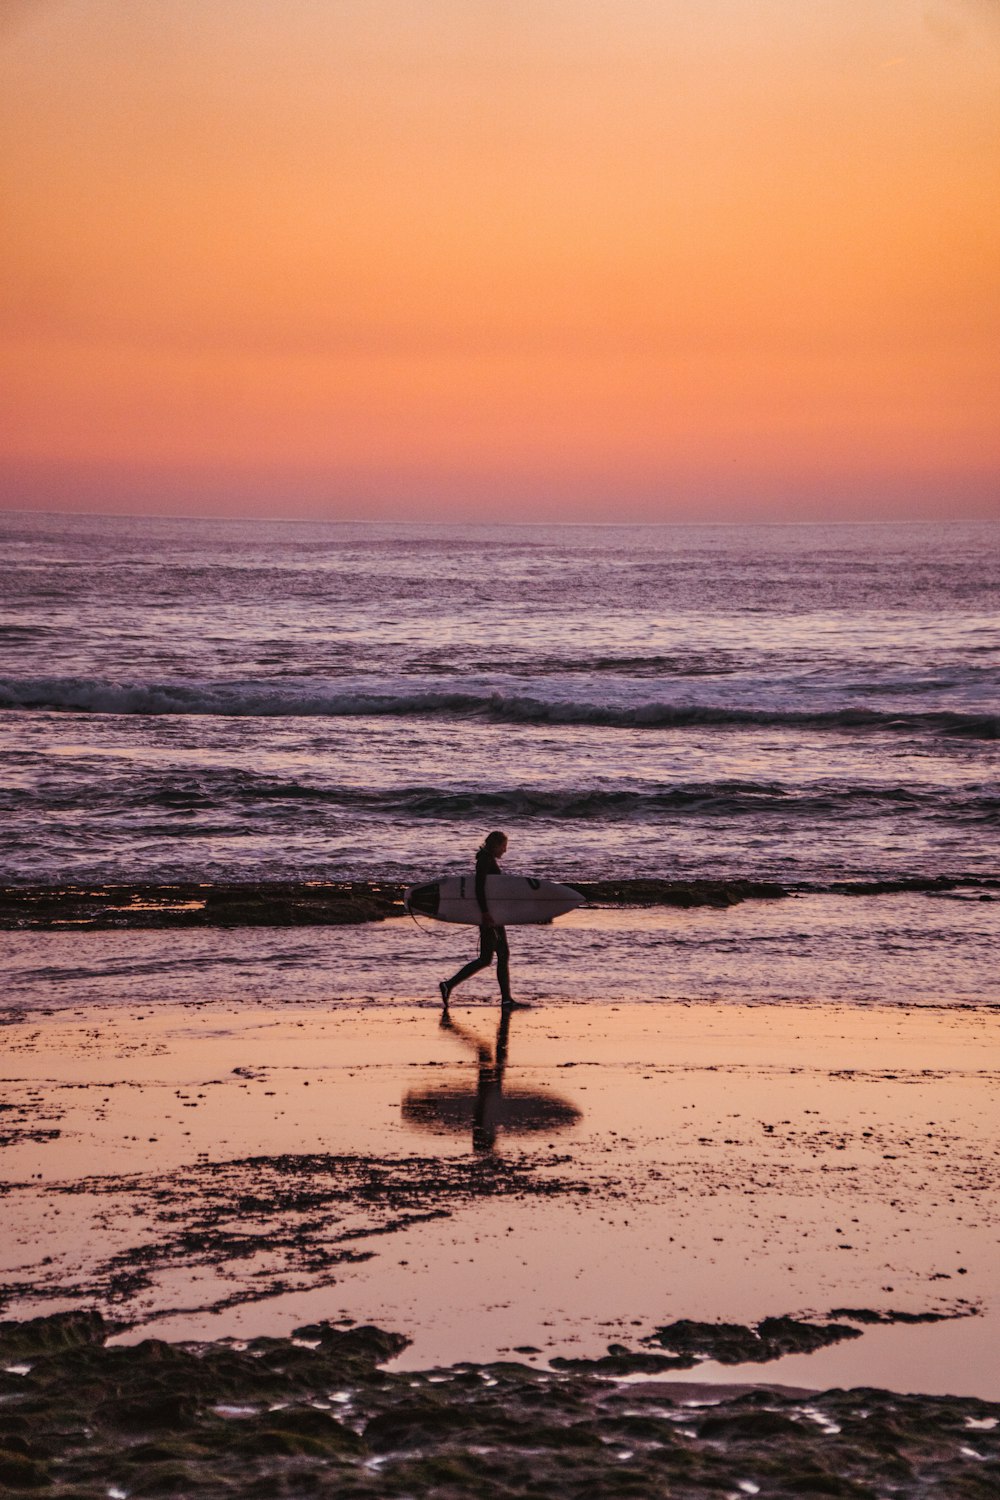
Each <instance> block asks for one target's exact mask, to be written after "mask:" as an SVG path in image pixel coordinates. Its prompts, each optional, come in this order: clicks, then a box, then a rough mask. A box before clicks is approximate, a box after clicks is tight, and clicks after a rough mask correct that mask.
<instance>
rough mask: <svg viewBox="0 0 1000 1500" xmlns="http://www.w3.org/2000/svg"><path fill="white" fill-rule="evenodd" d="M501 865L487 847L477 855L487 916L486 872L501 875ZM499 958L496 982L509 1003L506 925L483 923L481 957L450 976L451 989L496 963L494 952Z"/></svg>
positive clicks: (478, 890) (478, 880)
mask: <svg viewBox="0 0 1000 1500" xmlns="http://www.w3.org/2000/svg"><path fill="white" fill-rule="evenodd" d="M499 874H500V866H499V864H498V863H497V860H496V858H495V856H494V855H492V854H487V852H486V850H485V849H480V851H479V853H478V854H477V855H476V900H477V902H478V903H479V910H480V911H481V912H482V913H483V915H484V916H485V915H486V913H487V911H488V910H489V907H488V906H487V904H486V877H487V875H499ZM494 953H495V954H496V958H497V982H498V984H499V985H500V999H501V1000H502V1001H504V1003H507V1002H509V1001H510V998H511V996H510V948H509V946H508V944H507V931H506V928H503V927H486V926H481V927H480V929H479V957H478V958H474V959H472V960H471V962H470V963H467V964H466V965H465V968H464V969H459V971H458V973H457V974H456V975H455V976H454V978H452V979H449V981H448V989H449V992H450V991H451V990H453V989H454V988H455V986H456V984H461V983H462V982H463V980H466V979H471V978H472V975H473V974H478V973H479V971H480V969H488V968H489V966H490V964H491V963H492V962H493V955H494Z"/></svg>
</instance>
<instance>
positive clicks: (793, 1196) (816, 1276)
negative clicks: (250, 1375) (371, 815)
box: [0, 997, 1000, 1399]
mask: <svg viewBox="0 0 1000 1500" xmlns="http://www.w3.org/2000/svg"><path fill="white" fill-rule="evenodd" d="M498 1022H499V1015H498V1011H497V1009H496V1008H495V1007H493V1006H491V1005H489V1004H487V1003H473V1004H470V1005H468V1006H466V1007H461V1008H460V1007H458V1006H456V1007H455V1009H454V1011H453V1013H452V1020H451V1024H450V1025H446V1026H442V1024H441V1020H440V1016H439V1012H438V1011H437V1010H436V1009H435V1008H434V1007H431V1006H429V1005H428V1004H427V1003H425V1002H420V1001H419V1000H418V999H416V998H415V997H414V998H411V999H408V1000H407V999H401V1000H399V1001H398V1002H397V1003H395V1004H384V1003H382V1004H371V1003H369V1004H366V1005H362V1004H358V1005H356V1006H354V1007H349V1006H343V1005H341V1006H340V1007H339V1008H338V1009H337V1010H336V1011H325V1010H323V1009H321V1008H319V1007H317V1006H315V1005H311V1006H296V1005H294V1004H283V1005H281V1006H280V1007H278V1006H273V1005H272V1006H269V1007H265V1006H260V1005H256V1006H254V1005H251V1006H240V1007H238V1006H234V1005H220V1004H211V1003H205V1004H190V1003H189V1004H186V1005H181V1006H173V1007H171V1006H158V1007H156V1008H155V1009H154V1008H151V1007H147V1008H141V1007H140V1008H138V1009H128V1010H122V1009H121V1008H114V1009H113V1008H111V1007H103V1008H102V1007H100V1006H87V1007H84V1008H81V1009H74V1010H69V1011H60V1012H58V1013H56V1014H54V1015H49V1016H46V1017H44V1018H35V1017H25V1018H23V1019H22V1020H21V1021H13V1022H12V1023H11V1024H9V1025H8V1026H7V1027H6V1028H5V1029H4V1032H3V1037H4V1052H5V1062H4V1075H5V1076H4V1085H3V1087H4V1111H3V1114H2V1116H0V1121H2V1129H3V1141H4V1150H3V1157H2V1164H3V1174H4V1195H5V1201H6V1206H7V1213H6V1215H5V1217H6V1220H7V1224H8V1232H7V1234H6V1235H5V1243H4V1264H3V1272H2V1276H3V1282H4V1294H5V1298H6V1311H7V1316H8V1317H10V1316H12V1315H16V1316H19V1317H24V1316H31V1315H36V1314H40V1313H44V1312H49V1311H52V1310H55V1309H63V1308H69V1307H77V1306H87V1307H93V1306H96V1307H99V1308H100V1310H101V1311H102V1312H103V1313H104V1314H105V1316H106V1317H108V1318H109V1319H111V1320H113V1321H115V1322H119V1323H121V1324H122V1325H123V1333H122V1336H123V1337H125V1338H128V1339H132V1340H134V1339H136V1338H139V1337H141V1336H143V1335H144V1334H147V1333H153V1332H155V1333H156V1335H157V1336H158V1337H166V1338H172V1339H192V1338H201V1339H204V1338H217V1337H223V1336H241V1337H246V1336H255V1335H257V1334H268V1335H279V1334H283V1333H287V1332H288V1330H289V1329H290V1328H291V1327H293V1326H295V1325H297V1324H301V1323H306V1322H311V1321H315V1320H316V1319H320V1318H328V1317H341V1316H349V1317H354V1318H360V1319H361V1320H363V1321H365V1322H372V1323H377V1324H379V1325H380V1326H383V1327H386V1328H391V1329H393V1330H396V1331H399V1332H402V1333H404V1334H405V1335H406V1337H407V1338H408V1339H409V1340H410V1341H411V1342H410V1345H409V1348H408V1350H407V1353H406V1355H405V1361H406V1363H407V1364H409V1365H411V1366H413V1367H418V1366H427V1365H430V1364H434V1363H450V1362H453V1361H455V1360H458V1359H475V1360H490V1359H495V1358H497V1357H501V1356H508V1355H509V1354H510V1353H511V1351H512V1350H513V1349H515V1348H517V1347H518V1346H522V1347H526V1346H533V1348H534V1349H535V1350H536V1351H537V1352H536V1353H534V1354H532V1355H531V1356H530V1358H531V1360H533V1361H535V1362H538V1363H545V1362H547V1361H548V1360H549V1359H550V1358H552V1357H560V1356H562V1357H565V1356H583V1357H586V1358H588V1359H592V1358H597V1357H599V1356H601V1355H603V1354H604V1353H605V1351H606V1346H607V1345H608V1344H616V1345H626V1346H629V1347H630V1348H633V1347H634V1348H635V1349H636V1350H638V1348H639V1347H640V1345H641V1341H642V1340H643V1339H644V1338H645V1337H646V1336H648V1335H650V1334H652V1333H653V1332H654V1330H655V1329H656V1328H657V1327H660V1326H663V1325H664V1324H667V1323H670V1322H672V1321H674V1320H676V1319H681V1318H691V1319H697V1320H713V1319H722V1320H725V1321H727V1322H736V1323H741V1324H750V1325H752V1324H756V1323H757V1322H759V1321H760V1320H761V1319H762V1318H765V1317H770V1316H778V1315H793V1316H795V1317H798V1318H807V1319H816V1318H819V1319H823V1318H827V1317H828V1316H829V1314H830V1313H831V1311H832V1310H833V1309H836V1308H852V1309H862V1310H870V1311H873V1312H877V1313H880V1314H885V1313H889V1312H901V1313H905V1314H911V1315H912V1314H929V1313H934V1314H946V1315H948V1321H947V1322H943V1323H928V1324H917V1325H909V1326H907V1325H902V1324H888V1325H882V1326H872V1325H868V1326H865V1325H859V1326H860V1327H865V1331H864V1333H863V1336H862V1337H861V1338H858V1339H856V1340H854V1339H852V1340H850V1341H845V1342H844V1343H841V1344H838V1345H836V1346H835V1347H833V1348H830V1349H826V1350H824V1351H822V1352H817V1353H812V1354H809V1355H791V1356H786V1357H785V1358H784V1359H782V1360H780V1361H779V1362H778V1363H777V1364H776V1365H775V1366H773V1367H772V1368H769V1370H768V1377H769V1378H774V1379H776V1380H779V1381H786V1382H790V1383H792V1384H799V1383H805V1384H808V1385H809V1386H811V1387H814V1388H818V1387H821V1386H827V1385H832V1384H847V1385H853V1384H878V1385H885V1386H888V1387H890V1388H894V1389H897V1390H921V1391H926V1392H932V1393H937V1394H949V1393H950V1394H962V1395H966V1394H968V1395H978V1396H984V1397H990V1398H993V1399H997V1398H1000V1384H998V1383H997V1371H996V1364H995V1359H994V1358H993V1351H994V1349H995V1345H996V1336H997V1329H996V1317H997V1291H998V1288H997V1284H996V1278H997V1264H998V1261H997V1255H996V1235H997V1230H996V1225H997V1190H998V1177H997V1145H996V1135H995V1121H996V1108H997V1090H998V1082H1000V1055H998V1049H997V1043H996V1038H995V1018H994V1016H993V1014H992V1013H991V1012H990V1011H989V1010H988V1009H981V1010H977V1009H973V1008H962V1009H958V1010H954V1009H952V1010H949V1009H945V1008H938V1009H934V1008H927V1007H924V1008H920V1009H907V1008H897V1009H894V1010H893V1011H891V1012H886V1011H884V1010H883V1011H872V1010H868V1011H865V1010H858V1009H856V1008H855V1009H850V1008H847V1007H842V1006H837V1005H829V1004H826V1005H820V1006H818V1007H816V1008H813V1009H809V1008H808V1007H805V1006H786V1007H782V1008H780V1009H779V1008H777V1007H761V1006H746V1005H725V1006H718V1007H709V1006H707V1005H703V1004H689V1005H663V1006H659V1007H656V1008H653V1007H650V1006H648V1005H631V1006H630V1005H627V1004H613V1005H600V1004H595V1003H593V1002H589V1003H580V1004H576V1005H573V1004H564V1005H561V1006H559V1007H556V1008H552V1009H548V1010H546V1009H544V1008H538V1009H535V1010H532V1011H528V1012H524V1013H518V1014H515V1016H514V1017H513V1018H512V1020H511V1021H510V1022H509V1025H508V1026H507V1027H505V1031H506V1036H503V1037H501V1038H500V1039H499V1040H500V1053H501V1056H500V1062H499V1065H498V1062H497V1052H498V1030H499V1027H498ZM504 1049H505V1050H506V1059H505V1060H504V1057H503V1052H504ZM477 1096H478V1101H479V1124H478V1127H477V1124H476V1115H477ZM484 1120H485V1124H484ZM477 1132H478V1133H477ZM701 1373H702V1374H703V1375H706V1377H707V1376H710V1377H711V1378H712V1379H737V1380H742V1379H745V1378H746V1371H745V1369H742V1368H741V1367H740V1366H736V1367H734V1368H732V1369H729V1370H728V1371H727V1370H724V1369H722V1368H716V1367H715V1366H713V1367H711V1368H710V1369H709V1370H703V1371H702V1372H701Z"/></svg>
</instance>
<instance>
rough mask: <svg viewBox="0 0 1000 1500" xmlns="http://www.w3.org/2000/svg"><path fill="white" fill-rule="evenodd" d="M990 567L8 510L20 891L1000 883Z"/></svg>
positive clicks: (885, 547) (0, 547) (551, 532)
mask: <svg viewBox="0 0 1000 1500" xmlns="http://www.w3.org/2000/svg"><path fill="white" fill-rule="evenodd" d="M998 543H1000V525H995V524H991V523H971V522H970V523H959V522H956V523H952V524H946V525H931V524H913V525H875V524H872V525H860V524H859V525H853V524H852V525H759V526H738V525H717V526H716V525H713V526H699V525H677V526H568V525H563V526H548V525H539V526H463V527H454V526H448V527H445V526H433V525H388V524H386V525H379V524H360V523H359V524H334V523H319V522H292V521H280V522H279V521H217V520H187V519H136V518H121V517H99V516H62V515H28V514H23V513H13V514H12V513H8V514H5V515H3V516H2V517H0V579H2V582H0V599H2V612H0V747H2V750H0V753H2V771H3V774H2V784H0V817H2V823H3V828H4V839H3V844H4V854H3V869H4V878H5V879H7V880H8V881H40V880H44V881H53V882H66V881H79V880H96V879H101V880H110V879H123V880H139V879H151V880H157V879H176V878H188V879H192V878H193V879H199V880H214V879H257V878H276V877H281V878H285V877H291V878H297V879H339V878H370V877H387V878H392V879H402V880H406V881H409V880H420V879H424V878H428V877H433V876H436V875H439V874H443V873H447V872H451V871H456V870H460V869H464V868H467V867H468V864H469V861H470V859H471V857H472V854H473V852H474V850H475V848H476V846H477V845H478V844H479V842H480V840H481V838H482V836H483V834H484V833H485V832H487V831H488V830H490V829H492V828H501V829H504V830H506V831H507V832H508V834H509V835H510V840H511V847H510V853H509V855H508V859H507V865H508V867H509V868H511V869H513V870H520V871H523V872H525V873H536V874H544V875H548V876H554V877H556V878H565V879H572V878H574V877H575V878H577V879H584V878H586V879H602V878H612V877H625V876H631V877H645V876H649V877H670V878H688V877H705V876H711V877H714V878H729V877H748V878H755V879H768V880H771V879H774V880H780V881H786V882H800V883H806V884H809V883H813V884H821V885H822V884H828V883H830V882H834V881H842V880H852V879H858V878H865V879H881V878H891V877H899V876H933V875H942V874H943V875H948V876H952V877H954V876H961V875H963V874H991V873H995V871H996V869H997V865H998V863H1000V862H998V860H997V857H996V848H997V828H998V821H1000V777H998V767H997V734H998V725H1000V694H998V680H1000V610H998V602H1000V546H998Z"/></svg>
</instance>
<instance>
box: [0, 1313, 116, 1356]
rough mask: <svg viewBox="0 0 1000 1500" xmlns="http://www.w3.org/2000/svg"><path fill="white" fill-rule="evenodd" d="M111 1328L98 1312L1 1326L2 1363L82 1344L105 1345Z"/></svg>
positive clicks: (57, 1315) (0, 1346) (58, 1315)
mask: <svg viewBox="0 0 1000 1500" xmlns="http://www.w3.org/2000/svg"><path fill="white" fill-rule="evenodd" d="M107 1334H108V1328H107V1325H106V1323H105V1322H104V1319H103V1318H102V1317H101V1315H100V1313H99V1312H94V1311H90V1310H88V1311H78V1312H62V1313H53V1314H52V1315H51V1316H50V1317H47V1318H30V1319H29V1320H28V1321H27V1322H24V1323H0V1361H2V1362H4V1363H8V1362H11V1361H14V1360H26V1359H30V1358H31V1357H32V1356H36V1357H37V1356H38V1355H42V1354H51V1353H54V1352H55V1351H57V1350H61V1349H73V1348H78V1347H80V1346H81V1345H94V1344H103V1343H104V1340H105V1338H106V1337H107Z"/></svg>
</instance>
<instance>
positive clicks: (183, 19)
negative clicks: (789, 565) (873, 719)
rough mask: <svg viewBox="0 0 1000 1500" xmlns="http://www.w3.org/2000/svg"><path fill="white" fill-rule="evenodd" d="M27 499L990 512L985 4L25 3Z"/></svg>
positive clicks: (992, 357) (539, 514) (7, 335)
mask: <svg viewBox="0 0 1000 1500" xmlns="http://www.w3.org/2000/svg"><path fill="white" fill-rule="evenodd" d="M0 130H2V143H0V172H2V202H3V213H4V224H3V234H2V236H0V340H2V345H0V348H2V353H0V361H2V362H0V389H2V398H0V399H2V403H3V410H4V421H3V426H2V434H0V442H2V474H3V488H2V494H0V503H2V504H3V505H5V506H8V507H14V508H17V507H25V508H34V507H39V508H46V509H57V510H73V509H82V510H112V511H122V510H124V511H130V510H138V511H143V510H150V511H168V512H169V511H180V512H185V513H231V514H265V515H280V514H288V515H330V516H349V517H360V516H373V517H406V516H412V517H414V518H430V519H451V518H458V517H475V516H479V515H484V516H488V517H497V518H501V519H502V518H510V519H521V518H527V519H550V518H552V519H559V518H566V519H590V518H593V519H607V520H611V519H626V520H628V519H632V520H641V519H663V520H671V519H676V518H690V517H705V518H706V519H727V518H730V517H732V518H742V517H744V516H747V517H761V518H776V519H784V518H789V517H790V518H797V517H801V518H803V519H809V518H813V517H831V518H840V517H843V518H854V517H866V516H872V517H891V516H915V517H933V516H949V515H961V516H976V515H980V516H986V515H997V514H1000V3H998V0H856V3H855V0H141V3H137V0H2V9H0Z"/></svg>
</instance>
